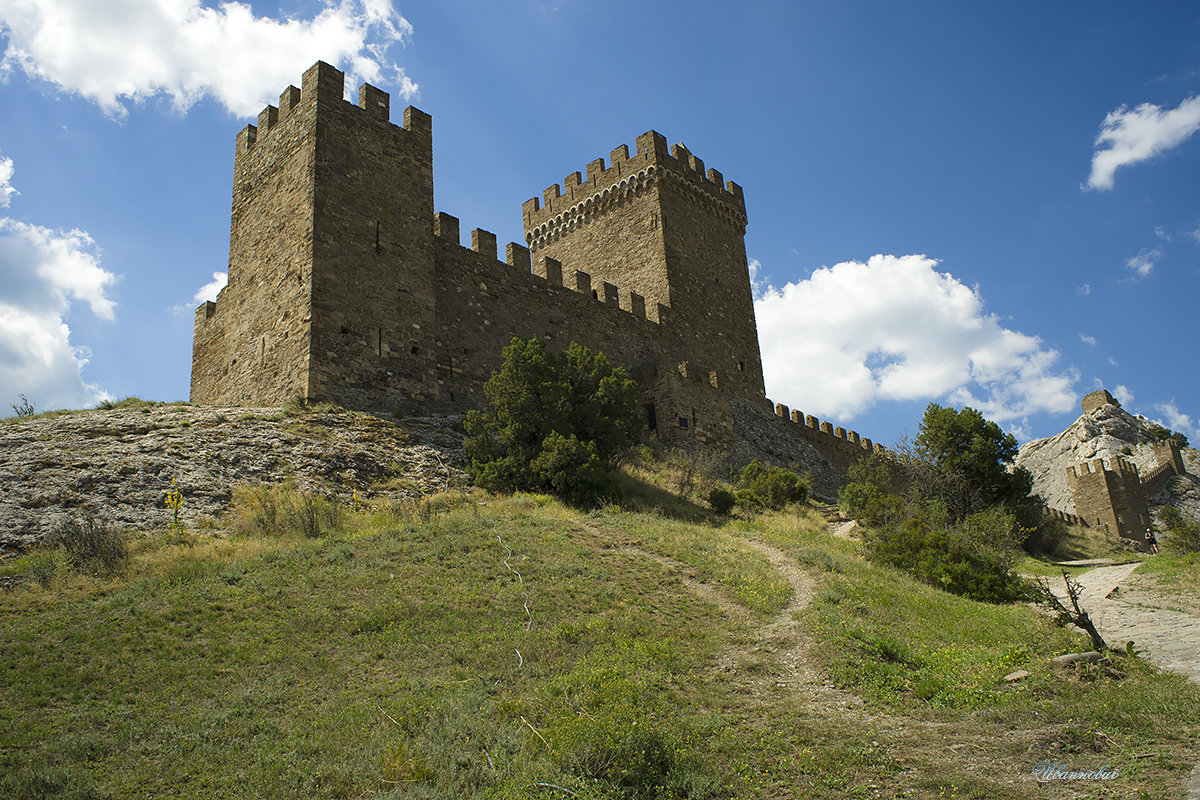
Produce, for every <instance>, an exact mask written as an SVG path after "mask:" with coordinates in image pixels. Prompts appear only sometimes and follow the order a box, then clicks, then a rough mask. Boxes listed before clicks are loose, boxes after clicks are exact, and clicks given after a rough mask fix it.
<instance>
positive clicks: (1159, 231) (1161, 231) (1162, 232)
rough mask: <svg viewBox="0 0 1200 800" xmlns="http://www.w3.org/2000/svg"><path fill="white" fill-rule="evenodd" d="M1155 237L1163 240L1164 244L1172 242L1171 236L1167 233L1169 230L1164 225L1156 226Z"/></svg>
mask: <svg viewBox="0 0 1200 800" xmlns="http://www.w3.org/2000/svg"><path fill="white" fill-rule="evenodd" d="M1154 235H1155V236H1157V237H1158V238H1160V239H1162V240H1163V241H1164V242H1169V241H1171V234H1169V233H1167V229H1166V228H1164V227H1163V226H1162V225H1155V226H1154Z"/></svg>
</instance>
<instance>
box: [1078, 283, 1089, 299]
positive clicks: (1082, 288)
mask: <svg viewBox="0 0 1200 800" xmlns="http://www.w3.org/2000/svg"><path fill="white" fill-rule="evenodd" d="M1075 293H1076V294H1081V295H1085V296H1086V295H1089V294H1091V293H1092V285H1091V284H1090V283H1085V284H1083V285H1082V286H1077V287H1075Z"/></svg>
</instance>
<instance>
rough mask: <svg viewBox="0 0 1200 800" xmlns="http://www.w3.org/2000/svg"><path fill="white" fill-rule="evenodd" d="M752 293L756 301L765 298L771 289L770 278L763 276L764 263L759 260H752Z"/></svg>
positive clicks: (750, 264) (750, 265) (750, 266)
mask: <svg viewBox="0 0 1200 800" xmlns="http://www.w3.org/2000/svg"><path fill="white" fill-rule="evenodd" d="M748 266H749V268H750V291H751V293H752V294H753V295H754V298H755V299H758V298H760V297H762V296H763V293H764V292H766V291H767V289H770V288H771V285H770V282H769V281H770V278H768V277H767V276H765V275H763V274H762V263H760V262H759V260H758V259H757V258H752V259H750V263H749V265H748Z"/></svg>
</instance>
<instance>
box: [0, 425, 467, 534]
mask: <svg viewBox="0 0 1200 800" xmlns="http://www.w3.org/2000/svg"><path fill="white" fill-rule="evenodd" d="M455 421H456V420H455V419H453V418H446V417H427V418H421V419H414V420H406V421H405V422H404V423H403V424H402V425H401V424H398V423H396V422H393V421H389V420H384V419H380V418H377V417H373V416H369V415H367V414H359V413H352V412H346V411H337V412H329V413H305V414H298V415H289V414H288V413H286V412H284V411H281V410H280V409H277V408H257V409H256V408H213V407H197V406H190V405H187V404H170V405H146V406H142V407H134V408H116V409H112V410H94V411H80V412H75V413H69V414H64V415H58V416H51V415H44V416H41V417H33V418H28V419H20V418H17V419H9V420H4V421H0V544H5V543H9V544H28V543H30V542H32V541H35V540H37V539H39V538H41V537H42V536H44V535H45V534H47V533H49V532H50V531H51V530H53V529H54V527H55V526H56V525H57V524H58V523H59V522H60V521H61V520H62V519H63V518H64V517H66V516H70V515H74V516H79V515H82V514H91V515H94V516H95V517H97V518H98V519H100V520H103V521H105V522H107V523H110V524H114V525H119V526H127V527H131V528H138V529H153V528H164V527H166V526H168V525H169V523H170V521H171V511H170V509H169V508H168V506H167V505H166V502H165V500H166V496H167V493H168V492H170V491H171V490H172V488H173V487H174V486H178V488H179V491H180V492H181V493H182V495H183V505H182V509H181V516H182V518H183V520H184V522H185V523H187V524H189V525H195V524H196V523H198V522H199V521H200V520H201V519H203V518H206V517H215V516H218V515H220V514H221V513H222V512H223V511H224V510H225V509H226V508H227V507H228V505H229V501H230V499H231V497H232V493H233V489H234V487H236V486H239V485H243V484H257V483H271V484H274V483H282V482H286V481H291V482H294V483H295V485H296V487H297V488H298V489H301V490H310V491H318V492H321V493H322V494H325V495H328V496H330V497H337V498H340V499H341V500H343V501H346V502H349V501H350V500H351V498H352V495H353V493H355V492H357V494H358V496H359V498H361V499H364V500H370V499H372V498H375V497H379V496H383V495H391V496H395V497H398V498H402V497H415V496H420V495H422V494H428V493H431V492H435V491H437V490H439V489H441V488H443V487H444V486H446V485H447V484H449V483H458V482H461V481H462V473H461V471H460V469H459V467H460V466H461V458H462V446H461V442H462V437H461V434H458V433H457V432H456V431H455V429H454V426H453V423H454V422H455ZM456 464H458V465H459V466H456ZM173 481H174V482H173Z"/></svg>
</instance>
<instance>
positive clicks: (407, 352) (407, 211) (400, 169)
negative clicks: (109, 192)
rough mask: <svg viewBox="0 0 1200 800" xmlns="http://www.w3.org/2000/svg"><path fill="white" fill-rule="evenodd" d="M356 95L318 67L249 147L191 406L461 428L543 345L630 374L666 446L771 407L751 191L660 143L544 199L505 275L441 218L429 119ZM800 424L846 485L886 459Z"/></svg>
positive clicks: (363, 92) (243, 151) (492, 241)
mask: <svg viewBox="0 0 1200 800" xmlns="http://www.w3.org/2000/svg"><path fill="white" fill-rule="evenodd" d="M343 90H344V77H343V75H342V73H341V72H340V71H338V70H337V69H335V68H334V67H332V66H330V65H328V64H325V63H323V62H318V63H317V64H315V65H314V66H313V67H312V68H310V69H309V70H308V71H306V72H305V73H304V76H303V79H302V81H301V86H300V88H299V89H297V88H296V87H294V86H289V87H288V88H287V89H286V90H285V91H284V92H283V94H282V96H281V97H280V102H279V106H278V107H275V106H269V107H267V108H266V109H264V110H263V112H262V113H261V114H260V115H259V119H258V124H257V125H248V126H247V127H246V128H245V129H244V130H243V131H242V132H241V133H239V134H238V135H237V139H236V152H235V157H234V185H233V213H232V221H231V227H230V247H229V283H228V285H227V286H226V287H225V289H224V290H222V292H221V294H220V295H219V296H218V298H217V301H216V302H215V303H205V304H204V305H202V306H201V307H200V308H199V309H197V311H196V321H195V340H194V345H193V348H194V350H193V364H192V393H191V399H192V402H194V403H201V404H224V405H272V404H281V403H283V402H286V401H287V400H289V399H291V398H293V397H297V396H299V397H302V398H304V399H306V400H309V401H319V400H330V401H334V402H337V403H340V404H342V405H344V406H347V407H349V408H360V409H366V410H383V411H392V410H395V409H403V410H407V411H461V410H464V409H468V408H475V407H479V406H481V405H482V404H483V402H484V397H483V394H482V388H483V384H484V382H485V381H486V380H487V377H488V376H489V375H490V374H491V372H492V370H494V369H495V368H496V366H498V364H499V360H500V353H501V350H502V349H503V347H504V346H505V345H506V344H507V343H508V342H509V340H510V339H511V338H512V337H513V336H524V337H531V336H538V337H541V338H543V339H546V340H547V341H548V342H549V343H550V344H551V346H555V347H559V348H561V347H565V346H566V345H567V344H569V343H570V342H572V341H577V342H580V343H581V344H584V345H587V346H588V347H590V348H592V349H596V350H601V351H603V352H604V353H606V354H607V355H608V356H609V357H610V358H611V359H613V360H614V361H615V362H617V363H619V364H621V365H623V366H624V367H626V368H627V369H628V370H629V371H630V372H631V374H632V375H633V376H634V377H635V378H636V379H637V381H638V386H639V392H640V402H641V403H642V406H643V413H644V415H645V416H644V419H645V421H646V424H647V426H648V427H650V428H652V429H654V430H656V431H657V432H658V435H659V436H660V437H661V438H663V439H665V440H668V441H677V440H680V439H698V440H700V441H708V442H727V441H729V440H730V438H731V437H732V436H733V423H732V418H731V410H730V403H729V399H730V397H731V396H737V397H742V398H746V399H747V400H750V401H752V402H753V403H755V404H756V406H757V407H760V408H762V409H763V413H764V414H770V413H771V412H772V410H773V407H772V405H771V403H770V401H769V400H767V399H766V397H765V394H764V386H763V374H762V361H761V358H760V354H759V347H758V336H757V331H756V327H755V321H754V307H753V298H752V295H751V288H750V280H749V273H748V270H747V261H746V251H745V242H744V236H745V228H746V211H745V201H744V199H743V195H742V190H741V187H739V186H738V185H737V184H735V183H733V182H732V181H729V182H726V181H724V178H723V176H722V175H721V173H719V172H717V171H716V170H713V169H709V170H707V171H706V170H705V168H704V164H703V162H702V161H701V160H700V159H699V158H697V157H696V156H694V155H693V154H692V153H690V152H689V151H688V150H687V149H686V148H684V147H683V146H682V145H676V146H673V147H670V148H668V146H667V143H666V140H665V139H664V138H663V137H662V136H661V135H659V134H658V133H656V132H654V131H650V132H647V133H645V134H643V135H641V136H639V137H638V138H637V140H636V142H635V152H634V153H633V154H630V152H629V149H628V148H627V147H626V146H624V145H622V146H621V147H618V148H617V149H615V150H613V151H612V153H611V154H610V157H609V162H608V163H607V165H606V163H605V161H604V159H602V158H601V159H596V160H595V161H593V162H592V163H590V164H588V166H587V170H586V178H585V177H584V176H583V175H582V174H581V173H579V172H576V173H573V174H572V175H570V176H568V177H567V179H566V180H565V181H564V182H563V184H562V185H558V184H555V185H553V186H551V187H550V188H548V189H546V190H545V192H543V194H542V198H541V199H538V198H533V199H531V200H529V201H527V202H526V203H525V204H524V208H523V210H522V211H523V219H524V227H525V238H526V244H527V245H528V247H527V246H526V245H521V244H516V243H509V244H508V245H506V247H505V252H504V259H505V260H504V261H499V260H498V255H499V253H498V251H497V242H496V237H495V235H494V234H491V233H489V232H487V231H485V230H480V229H475V230H473V231H472V232H471V235H470V238H471V245H470V247H469V248H467V247H463V246H461V244H460V231H459V222H458V220H457V219H455V218H454V217H452V216H450V215H448V214H445V213H437V214H435V213H434V206H433V135H432V124H431V120H430V117H429V116H428V115H426V114H424V113H423V112H421V111H419V110H417V109H415V108H412V107H409V108H407V109H406V110H405V112H404V126H403V127H398V126H396V125H393V124H392V123H391V122H390V120H389V97H388V94H387V93H386V92H383V91H381V90H379V89H376V88H375V87H373V86H370V85H368V84H364V85H363V86H362V87H361V88H360V89H359V96H358V105H353V104H351V103H348V102H346V101H345V100H344V99H343ZM782 416H783V417H784V419H785V420H786V419H788V416H787V413H786V409H785V410H784V412H783V414H782ZM798 421H799V422H801V423H802V424H799V425H790V426H788V428H789V429H791V430H794V431H796V432H797V433H798V434H799V435H800V436H801V437H802V438H805V439H806V440H811V441H812V443H813V444H814V445H815V446H817V447H818V449H819V450H821V452H823V453H825V454H826V455H827V457H828V458H829V460H830V462H831V463H833V464H836V465H839V467H841V468H844V466H842V465H843V464H848V463H850V462H852V461H853V459H854V458H856V457H860V456H861V455H862V454H863V453H865V452H869V451H870V449H871V443H870V440H866V439H860V438H859V437H858V435H857V434H856V433H854V432H853V431H851V432H849V434H847V433H846V432H845V431H843V430H842V429H840V428H839V429H837V431H836V432H835V431H834V430H833V429H832V426H829V424H828V423H819V422H817V421H815V420H814V419H813V418H811V417H810V418H808V420H805V418H804V417H803V415H801V418H800V420H798ZM805 423H807V424H805ZM822 426H824V427H828V428H829V430H828V431H824V430H822Z"/></svg>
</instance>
